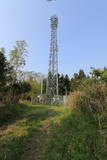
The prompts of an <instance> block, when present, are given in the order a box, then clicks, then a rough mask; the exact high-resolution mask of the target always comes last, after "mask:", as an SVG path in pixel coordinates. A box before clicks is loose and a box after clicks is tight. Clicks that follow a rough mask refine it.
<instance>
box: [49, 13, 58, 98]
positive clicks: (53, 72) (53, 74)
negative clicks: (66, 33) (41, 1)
mask: <svg viewBox="0 0 107 160" xmlns="http://www.w3.org/2000/svg"><path fill="white" fill-rule="evenodd" d="M50 21H51V43H50V55H49V68H48V81H47V94H48V95H49V96H50V97H55V96H58V47H57V27H58V17H57V16H56V15H54V16H52V17H51V18H50Z"/></svg>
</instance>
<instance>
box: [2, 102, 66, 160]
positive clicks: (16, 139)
mask: <svg viewBox="0 0 107 160" xmlns="http://www.w3.org/2000/svg"><path fill="white" fill-rule="evenodd" d="M65 110H66V109H65V108H64V107H55V106H53V107H52V106H41V105H40V106H36V105H24V104H20V105H10V106H6V107H1V108H0V160H21V159H22V160H23V159H26V160H27V159H28V160H34V159H35V160H39V159H42V158H43V159H44V149H45V148H46V147H45V144H46V143H47V140H48V135H47V132H48V129H49V127H50V124H51V121H54V122H56V123H57V122H59V120H60V117H63V115H64V114H63V113H65Z"/></svg>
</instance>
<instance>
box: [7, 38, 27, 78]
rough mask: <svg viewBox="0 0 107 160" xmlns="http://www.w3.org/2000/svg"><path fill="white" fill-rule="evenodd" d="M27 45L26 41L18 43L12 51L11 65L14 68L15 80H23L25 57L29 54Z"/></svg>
mask: <svg viewBox="0 0 107 160" xmlns="http://www.w3.org/2000/svg"><path fill="white" fill-rule="evenodd" d="M26 47H27V43H26V41H24V40H20V41H16V45H15V46H14V47H13V50H11V51H10V64H11V65H12V66H13V67H14V71H15V72H14V74H13V78H14V81H15V80H16V79H18V80H20V79H22V75H23V74H22V69H23V67H24V66H25V64H26V63H25V56H26V54H27V50H26Z"/></svg>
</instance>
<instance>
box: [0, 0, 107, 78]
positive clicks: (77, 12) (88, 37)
mask: <svg viewBox="0 0 107 160" xmlns="http://www.w3.org/2000/svg"><path fill="white" fill-rule="evenodd" d="M54 14H57V16H58V18H59V26H58V46H59V53H58V54H59V72H60V73H67V74H69V75H72V74H73V73H74V72H78V70H79V69H80V68H82V69H84V70H85V71H86V72H89V71H90V67H96V68H102V67H104V66H107V0H56V2H47V1H46V0H0V20H1V23H0V47H5V49H6V51H7V53H8V52H9V50H11V49H12V46H13V45H14V44H15V41H16V40H26V42H27V44H28V48H27V49H28V52H29V54H28V57H27V58H26V61H27V64H26V67H25V70H28V71H35V72H43V73H45V74H46V73H47V70H48V57H49V50H50V46H49V45H50V21H49V18H50V16H52V15H54Z"/></svg>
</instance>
